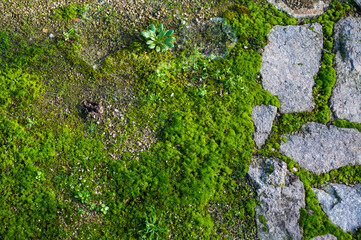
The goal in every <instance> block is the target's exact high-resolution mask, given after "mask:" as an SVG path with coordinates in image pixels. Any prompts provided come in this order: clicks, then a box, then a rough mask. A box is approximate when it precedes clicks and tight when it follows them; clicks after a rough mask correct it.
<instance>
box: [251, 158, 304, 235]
mask: <svg viewBox="0 0 361 240" xmlns="http://www.w3.org/2000/svg"><path fill="white" fill-rule="evenodd" d="M248 174H249V176H250V177H251V179H252V181H253V182H254V183H255V185H256V187H257V195H258V200H259V201H260V202H261V204H260V205H257V206H256V219H257V226H258V230H257V235H258V237H259V238H260V239H269V240H279V239H290V238H292V239H294V240H300V239H301V238H302V229H300V227H299V225H298V219H299V217H300V209H301V208H302V207H305V189H304V187H303V183H302V182H301V181H300V179H299V178H298V177H296V176H295V175H293V173H291V172H289V171H288V169H287V164H286V163H285V162H282V161H281V160H279V159H277V158H268V159H266V158H263V157H254V158H253V159H252V160H251V165H250V168H249V170H248ZM261 216H263V217H264V218H265V219H266V220H267V222H266V223H265V222H263V223H262V222H261V220H260V219H261V218H262V217H261Z"/></svg>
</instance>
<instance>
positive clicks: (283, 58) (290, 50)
mask: <svg viewBox="0 0 361 240" xmlns="http://www.w3.org/2000/svg"><path fill="white" fill-rule="evenodd" d="M268 39H269V44H267V46H266V47H265V50H264V53H263V56H262V66H261V70H260V72H261V74H262V77H263V80H262V86H263V88H264V89H266V90H268V91H269V92H270V93H272V94H273V95H277V96H278V99H279V100H280V103H281V108H280V111H281V113H294V112H304V111H312V109H313V108H314V107H315V103H314V102H313V95H312V92H313V86H314V84H315V81H314V78H313V76H314V75H317V73H318V70H319V66H320V61H321V52H322V44H323V34H322V26H321V25H320V24H318V23H316V24H312V25H303V26H286V27H285V26H275V27H273V28H272V29H271V31H270V32H269V34H268Z"/></svg>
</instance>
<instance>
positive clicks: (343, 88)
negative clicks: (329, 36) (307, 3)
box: [330, 17, 361, 123]
mask: <svg viewBox="0 0 361 240" xmlns="http://www.w3.org/2000/svg"><path fill="white" fill-rule="evenodd" d="M360 26H361V18H352V17H350V18H344V19H341V20H340V21H338V22H337V23H336V24H335V27H334V32H335V34H334V51H335V53H336V61H335V65H334V67H335V70H336V74H337V79H336V84H335V86H334V88H333V90H332V96H331V99H330V103H331V110H332V112H333V114H334V117H335V118H337V119H345V120H348V121H351V122H356V123H361V41H360V39H361V27H360Z"/></svg>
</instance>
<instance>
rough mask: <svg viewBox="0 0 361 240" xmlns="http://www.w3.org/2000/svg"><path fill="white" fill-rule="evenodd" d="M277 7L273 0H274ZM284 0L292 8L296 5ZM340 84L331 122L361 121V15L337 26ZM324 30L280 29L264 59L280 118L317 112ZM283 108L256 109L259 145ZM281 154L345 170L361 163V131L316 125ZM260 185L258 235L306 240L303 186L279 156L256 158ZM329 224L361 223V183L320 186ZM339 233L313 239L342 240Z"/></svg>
mask: <svg viewBox="0 0 361 240" xmlns="http://www.w3.org/2000/svg"><path fill="white" fill-rule="evenodd" d="M269 1H270V0H269ZM301 1H302V0H301ZM270 2H272V1H270ZM277 2H278V3H283V4H286V3H287V4H288V3H289V2H290V1H288V0H280V1H277ZM333 37H334V50H333V51H334V52H335V54H336V58H335V59H336V60H335V63H334V67H335V70H336V74H337V76H336V83H335V86H334V87H333V91H332V96H331V98H330V102H329V106H330V109H331V114H332V116H331V118H333V119H342V120H347V121H350V122H355V123H361V18H344V19H341V20H340V21H339V22H337V23H336V24H335V27H334V36H333ZM322 39H323V36H322V27H321V25H319V24H313V25H302V26H274V27H273V28H272V29H271V31H270V33H269V43H268V45H267V46H266V47H265V50H264V53H263V56H262V66H261V70H260V72H261V75H262V86H263V88H264V89H266V90H268V91H269V92H271V93H272V94H273V95H276V96H278V98H279V101H280V103H281V107H280V109H279V111H280V113H296V112H305V111H312V110H313V109H314V107H315V103H314V100H313V95H312V92H313V87H314V85H315V82H314V78H313V76H315V75H317V74H318V70H319V67H320V61H321V54H322V47H323V42H322ZM276 113H277V108H276V107H274V106H270V105H260V106H254V107H253V109H252V121H253V123H254V127H255V130H254V141H255V144H256V147H257V148H262V146H263V145H264V143H265V142H266V140H267V138H268V136H269V134H270V132H271V129H272V125H273V122H275V118H276ZM281 137H284V138H285V139H286V141H285V142H282V143H281V144H280V147H279V151H280V153H282V154H283V155H285V156H288V157H290V158H292V159H293V160H294V161H296V162H297V163H298V164H299V165H300V166H301V167H302V168H304V169H306V170H307V171H309V172H311V173H315V174H321V173H326V172H329V171H331V170H333V169H338V168H340V167H342V166H348V165H350V166H354V165H361V132H360V131H358V130H357V129H350V128H340V127H336V126H333V125H329V124H327V125H325V124H320V123H316V122H309V123H306V124H304V125H303V126H301V128H300V129H299V130H298V131H297V132H293V133H289V134H286V135H284V136H281ZM248 174H249V176H250V178H251V179H252V181H253V183H254V185H255V186H256V188H257V194H258V200H259V201H260V205H258V206H257V207H256V215H257V225H258V233H257V234H258V237H259V238H260V239H261V240H263V239H290V238H292V239H301V238H302V229H299V225H298V218H299V209H300V208H301V207H304V206H305V202H304V201H305V199H304V187H303V183H302V182H301V181H300V180H299V178H298V177H296V176H295V175H294V174H293V173H292V172H290V171H288V170H287V165H286V163H284V162H282V161H281V160H279V159H277V158H265V157H262V156H254V157H253V158H252V159H251V165H250V168H249V171H248ZM313 191H314V192H315V194H316V196H317V198H318V200H319V202H320V205H321V207H322V209H323V211H324V212H325V213H326V215H327V216H328V218H329V220H330V221H331V222H333V223H334V224H335V225H336V226H339V227H340V228H341V229H343V230H344V231H355V229H356V228H357V227H360V226H361V184H358V185H355V186H354V187H350V186H347V185H344V184H337V183H332V184H329V185H327V186H326V187H325V188H324V189H316V188H314V189H313ZM335 239H337V238H336V237H335V236H333V235H331V234H327V235H323V236H318V237H315V238H313V240H335Z"/></svg>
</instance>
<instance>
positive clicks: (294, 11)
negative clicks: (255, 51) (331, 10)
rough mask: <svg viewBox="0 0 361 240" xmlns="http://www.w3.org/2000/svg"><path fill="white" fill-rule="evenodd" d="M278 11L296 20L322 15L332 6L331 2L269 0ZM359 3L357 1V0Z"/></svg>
mask: <svg viewBox="0 0 361 240" xmlns="http://www.w3.org/2000/svg"><path fill="white" fill-rule="evenodd" d="M267 1H268V2H269V3H271V4H272V5H273V6H275V7H276V8H277V9H278V10H281V11H285V12H286V13H288V14H289V15H291V16H292V17H294V18H310V17H316V16H319V15H322V14H323V12H324V9H325V8H326V7H328V6H329V5H330V1H329V0H325V1H322V0H321V1H320V0H316V1H309V0H267ZM356 1H357V0H356Z"/></svg>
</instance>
